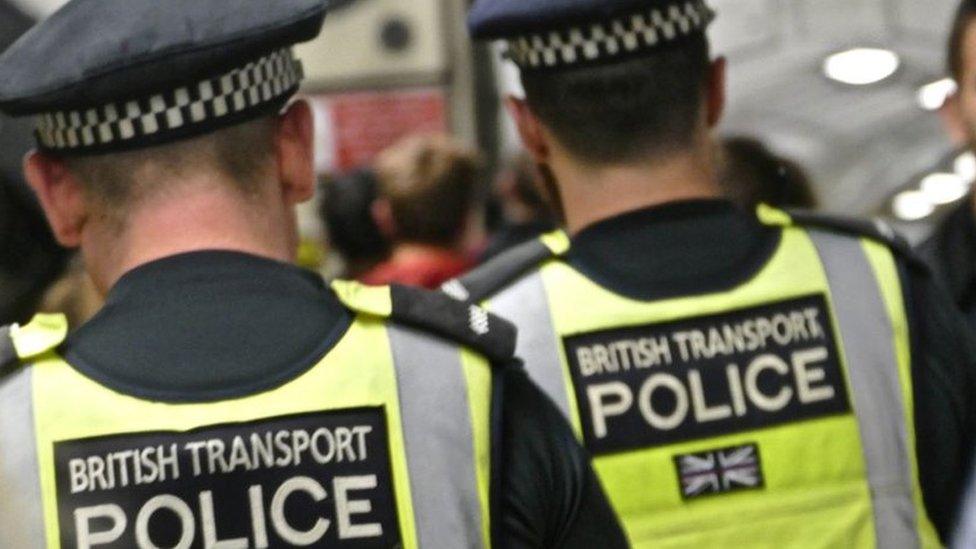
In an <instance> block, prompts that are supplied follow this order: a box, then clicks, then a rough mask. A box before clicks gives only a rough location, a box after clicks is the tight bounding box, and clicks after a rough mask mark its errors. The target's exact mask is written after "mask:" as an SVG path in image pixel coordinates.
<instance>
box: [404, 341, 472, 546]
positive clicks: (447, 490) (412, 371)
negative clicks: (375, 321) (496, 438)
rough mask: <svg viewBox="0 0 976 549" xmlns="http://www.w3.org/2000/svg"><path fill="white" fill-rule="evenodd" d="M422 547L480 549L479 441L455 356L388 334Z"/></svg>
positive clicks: (454, 351) (442, 346) (451, 349)
mask: <svg viewBox="0 0 976 549" xmlns="http://www.w3.org/2000/svg"><path fill="white" fill-rule="evenodd" d="M389 332H390V346H391V348H392V351H393V360H394V363H395V367H396V372H397V384H398V387H399V395H400V417H401V421H402V423H403V435H404V443H405V446H406V453H407V464H408V468H409V471H410V489H411V491H412V492H413V512H414V518H415V520H416V524H417V537H418V542H419V544H420V547H457V548H465V547H482V546H483V542H482V541H483V538H482V532H483V530H482V510H481V500H480V499H479V498H478V484H477V476H476V474H475V457H474V455H475V454H474V434H473V433H472V427H471V409H470V408H469V406H468V393H467V383H466V382H465V378H464V371H463V369H462V365H461V355H460V352H459V351H458V348H457V347H455V346H452V345H448V344H446V343H444V342H441V341H439V340H436V339H433V338H432V337H429V336H426V335H422V334H420V333H418V332H415V331H413V330H409V329H405V328H400V327H391V328H390V330H389Z"/></svg>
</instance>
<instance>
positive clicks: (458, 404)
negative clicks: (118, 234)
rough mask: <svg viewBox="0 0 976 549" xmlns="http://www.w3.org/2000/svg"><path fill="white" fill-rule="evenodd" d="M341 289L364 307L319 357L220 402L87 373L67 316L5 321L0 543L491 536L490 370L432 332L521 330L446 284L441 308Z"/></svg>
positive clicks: (254, 542)
mask: <svg viewBox="0 0 976 549" xmlns="http://www.w3.org/2000/svg"><path fill="white" fill-rule="evenodd" d="M334 288H335V290H336V293H337V295H339V297H340V299H341V300H342V301H343V302H344V303H345V304H346V305H347V306H348V307H349V308H350V309H351V310H353V311H355V312H356V313H357V316H356V318H355V320H354V321H353V323H352V325H351V327H350V328H349V330H348V332H347V333H346V334H345V335H344V336H343V337H342V339H341V340H340V341H339V342H338V343H337V344H336V345H335V347H334V348H332V350H331V351H329V353H328V355H327V356H325V357H324V358H322V360H321V362H320V363H318V364H317V365H315V366H314V367H312V368H311V369H309V370H308V371H306V372H305V373H304V374H302V375H301V376H300V377H298V378H296V379H294V380H292V381H290V382H287V383H286V384H284V385H282V386H280V387H278V388H276V389H274V390H270V391H267V392H264V393H260V394H254V395H248V396H242V397H240V398H234V399H230V400H224V401H218V402H200V403H168V402H150V401H146V400H142V399H139V398H135V397H132V396H128V395H126V394H122V393H120V392H117V391H115V390H112V389H109V388H107V387H105V386H103V385H100V384H98V383H96V382H94V381H93V380H91V379H89V378H86V377H85V376H84V375H82V374H81V373H79V371H77V370H76V369H74V368H73V367H72V366H71V365H70V364H68V363H66V362H65V360H64V359H62V358H61V356H59V354H58V353H57V352H56V350H55V349H56V348H57V346H58V345H59V344H60V343H61V342H62V341H63V340H64V338H65V334H66V325H65V322H64V319H63V317H60V316H41V317H38V318H37V319H35V320H34V321H33V322H32V323H30V324H29V325H26V326H23V327H20V328H17V327H15V328H13V330H7V332H8V333H7V334H6V335H9V337H3V336H4V335H5V334H4V333H0V342H7V343H8V347H9V344H12V349H13V351H15V352H16V355H17V357H18V358H19V360H18V361H17V362H18V364H17V365H14V366H12V367H10V368H9V371H8V372H7V373H6V374H5V375H3V376H2V377H0V546H3V547H11V548H13V547H16V548H18V549H30V548H33V547H51V548H55V547H62V548H65V549H68V548H71V549H74V548H76V547H78V548H89V547H91V548H98V549H102V548H121V547H125V548H135V547H138V548H153V547H179V548H191V547H192V548H197V547H208V548H223V549H229V548H237V547H240V548H245V547H249V548H269V547H293V546H294V547H299V546H301V547H407V548H415V547H489V546H490V538H491V533H490V529H491V524H490V521H489V506H490V502H489V493H490V484H491V481H490V478H491V474H490V473H491V470H490V469H491V461H492V459H491V455H492V440H491V434H490V433H491V429H490V415H491V413H492V410H491V392H492V377H493V376H492V372H491V369H490V368H491V367H490V365H489V362H488V361H487V360H486V359H485V358H484V356H483V355H482V354H478V353H476V352H475V351H473V350H471V347H461V346H459V345H455V344H453V343H448V342H447V341H446V340H445V339H439V338H437V337H432V336H429V335H427V333H430V332H429V331H428V328H430V329H435V328H443V329H442V330H440V332H441V333H440V335H444V336H445V337H450V336H451V334H450V333H445V332H451V331H452V330H454V331H455V332H457V333H458V335H459V337H457V338H456V340H463V341H467V342H470V343H472V344H473V343H474V342H476V341H478V340H480V339H482V338H485V337H488V338H491V337H494V338H499V337H500V336H499V335H498V334H497V332H498V331H499V330H501V331H502V332H504V331H505V330H509V331H508V332H507V333H508V335H509V336H511V335H512V333H511V331H510V326H509V327H505V326H507V325H503V324H504V323H500V322H499V321H498V319H494V318H488V317H487V314H486V313H483V312H478V313H477V314H475V313H476V312H477V311H472V310H470V309H469V308H468V307H466V306H460V304H456V303H455V302H453V301H452V300H449V299H448V298H446V297H442V299H443V300H444V301H445V302H450V306H446V305H445V304H441V305H440V306H439V309H440V311H441V312H442V313H443V314H441V315H440V317H439V315H438V314H436V311H435V314H431V312H430V311H431V310H430V309H428V308H424V307H423V306H422V305H423V303H421V302H423V301H424V300H428V299H429V297H426V296H421V295H420V294H416V297H417V299H415V300H413V302H412V303H406V304H402V303H401V304H400V305H401V306H399V307H398V304H397V303H396V302H397V299H392V298H391V290H390V289H388V288H365V287H362V286H358V285H355V284H349V283H337V284H336V285H334ZM396 292H399V293H396ZM394 295H395V296H396V295H401V296H408V298H409V296H411V295H414V294H412V293H411V292H410V291H408V290H404V289H398V290H395V293H394ZM407 300H408V301H409V300H410V299H407ZM398 309H399V310H400V312H401V314H400V315H399V316H401V317H402V318H400V320H403V321H404V323H402V324H397V323H394V322H390V321H389V319H390V318H391V317H394V318H396V317H397V316H398V313H397V310H398ZM449 310H454V313H444V311H449ZM455 313H457V314H456V315H455ZM452 315H454V316H457V317H458V318H463V320H464V323H463V325H462V327H460V328H452V327H450V326H449V324H450V323H451V322H454V321H455V320H456V319H455V318H448V317H452ZM441 317H444V318H441ZM469 318H470V319H472V320H471V322H472V325H471V326H470V327H469V326H468V321H469ZM474 320H477V321H478V322H477V323H475V322H474ZM438 323H440V325H439V326H438ZM406 325H412V326H415V327H417V328H420V331H418V330H416V329H413V328H408V327H405V326H406ZM467 332H470V333H467ZM2 345H3V344H2V343H0V347H2ZM496 347H497V346H496ZM511 347H514V341H513V342H512V343H511ZM9 350H10V349H9V348H8V351H9ZM510 351H511V348H510V349H509V352H510ZM2 354H3V350H2V349H0V356H2ZM502 354H504V352H503V353H502ZM9 366H10V361H8V367H9Z"/></svg>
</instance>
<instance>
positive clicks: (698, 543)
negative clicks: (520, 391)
mask: <svg viewBox="0 0 976 549" xmlns="http://www.w3.org/2000/svg"><path fill="white" fill-rule="evenodd" d="M712 19H713V13H712V11H711V10H710V9H709V7H708V6H707V5H706V4H705V3H704V2H703V1H702V0H609V1H608V0H547V1H546V2H531V1H530V2H527V1H525V0H478V1H477V2H475V4H474V7H473V8H472V13H471V15H470V27H471V30H472V32H473V34H474V36H475V37H477V38H480V39H492V40H494V39H498V40H504V41H505V42H506V44H507V56H508V58H510V59H511V60H512V61H514V62H515V63H516V64H517V65H518V67H519V68H520V69H521V80H522V84H523V85H524V89H525V97H524V99H523V98H515V97H513V98H509V99H508V106H509V110H510V111H511V112H512V114H513V116H514V118H515V121H516V122H517V125H518V129H519V131H520V133H521V137H522V139H523V142H524V144H525V146H526V148H527V149H528V150H529V152H530V153H531V154H532V155H533V156H534V158H535V161H536V162H538V163H539V164H541V165H543V167H544V168H545V170H547V171H549V172H551V173H552V175H553V177H554V179H555V181H556V184H557V185H558V190H559V194H560V195H561V197H562V205H563V207H564V210H565V213H566V217H567V222H568V233H567V234H564V233H553V234H550V235H547V236H546V237H544V238H542V239H541V240H540V241H538V242H535V243H530V244H528V245H526V246H523V247H522V248H521V249H518V250H516V251H514V252H512V253H511V254H509V255H506V256H503V257H502V258H500V259H498V260H496V261H494V262H492V263H491V264H489V265H487V266H486V267H485V268H484V269H483V270H481V271H479V272H476V273H475V274H473V275H471V276H470V277H467V278H465V279H462V280H459V281H455V282H452V283H449V284H448V285H446V286H445V288H444V289H445V291H446V292H448V293H450V294H451V295H453V296H455V297H457V298H462V299H470V300H474V301H483V300H487V301H486V303H487V305H488V306H489V307H490V308H491V309H492V310H493V311H494V312H497V313H499V314H501V315H502V316H507V317H508V318H510V319H512V320H513V321H515V323H516V324H517V326H518V328H519V329H520V335H519V348H518V352H519V353H520V354H521V356H522V358H523V359H524V360H525V361H526V365H527V369H528V370H529V373H530V375H531V376H532V377H533V378H534V379H535V380H536V381H537V382H538V383H539V384H540V385H541V386H542V387H543V388H544V389H545V390H546V391H547V392H548V394H549V395H550V396H551V397H552V398H553V399H554V400H555V401H556V403H557V404H558V405H559V406H560V407H561V408H562V410H563V412H564V413H565V414H566V415H567V417H568V418H569V419H570V421H571V422H572V424H573V425H574V427H575V430H576V432H577V434H578V436H579V437H580V438H581V439H582V441H583V442H584V443H585V446H586V447H587V448H588V449H589V450H590V451H591V452H592V453H593V454H594V462H595V468H596V469H597V473H598V475H599V476H600V477H601V480H602V482H603V484H604V487H605V489H606V490H607V492H608V494H609V496H610V499H611V501H612V503H613V505H614V506H615V508H616V510H617V512H618V514H619V516H620V517H621V520H622V522H623V523H624V527H625V529H626V531H627V533H628V535H629V538H630V541H631V542H632V543H633V544H634V546H637V547H657V546H665V547H671V546H681V547H747V546H766V547H782V546H801V547H803V546H816V547H847V546H853V547H871V546H877V547H893V548H901V547H916V546H926V547H931V546H937V545H938V544H939V543H940V538H942V537H944V535H945V534H946V532H947V531H948V529H949V528H950V525H951V523H952V521H953V513H954V509H955V506H956V505H957V501H958V491H959V480H960V479H961V478H962V477H963V472H964V471H965V469H966V464H967V463H968V462H969V461H970V457H971V450H972V448H973V437H972V434H973V427H974V411H973V407H972V406H971V403H972V402H973V396H974V388H973V387H974V385H973V375H974V368H973V363H972V361H973V357H974V354H973V350H972V349H973V347H972V342H971V341H969V340H968V339H967V336H966V334H965V331H964V330H963V329H962V326H961V325H960V324H961V323H960V322H959V319H958V317H957V315H955V314H953V313H952V312H951V311H952V306H951V304H950V303H948V302H947V300H946V298H945V297H944V296H943V295H942V294H939V293H937V292H936V291H935V290H934V289H933V283H932V281H931V280H930V278H929V275H928V273H927V271H926V270H925V269H924V267H921V266H920V265H919V264H918V262H917V261H916V260H915V259H913V257H912V256H911V254H910V252H909V251H907V250H906V249H905V247H904V246H903V245H902V244H901V243H900V242H898V241H897V240H896V239H895V238H894V237H893V236H892V235H891V234H890V233H889V232H888V231H886V230H884V229H883V228H881V227H877V226H875V225H872V224H861V223H856V222H849V221H844V220H836V219H828V218H820V217H816V216H812V215H809V214H799V213H796V214H790V213H787V212H785V211H780V210H775V209H772V208H768V207H762V208H759V209H758V211H756V212H754V213H753V212H749V213H745V212H742V211H739V210H736V209H735V208H734V207H733V206H732V204H731V203H729V202H727V201H726V200H724V199H722V198H721V191H720V186H719V182H718V177H717V176H716V173H715V168H714V165H715V162H714V158H713V151H714V146H713V133H714V129H715V127H716V125H717V124H718V122H719V119H720V118H721V114H722V109H723V103H724V96H725V91H724V81H725V75H724V68H725V66H724V62H723V61H722V60H717V61H712V60H711V58H710V52H709V42H708V39H707V36H706V27H707V26H708V24H709V22H710V21H712Z"/></svg>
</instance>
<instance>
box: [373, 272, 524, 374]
mask: <svg viewBox="0 0 976 549" xmlns="http://www.w3.org/2000/svg"><path fill="white" fill-rule="evenodd" d="M390 297H391V299H392V301H393V315H392V320H393V321H394V322H396V323H398V324H401V325H403V326H407V327H410V328H416V329H418V330H421V331H424V332H427V333H433V334H436V335H438V336H440V337H443V338H445V339H447V340H448V341H452V342H454V343H459V344H461V345H465V346H467V347H470V348H472V349H474V350H475V351H478V352H479V353H481V354H483V355H484V356H485V357H487V358H488V359H490V360H491V361H492V362H493V363H494V364H496V365H500V364H507V363H508V362H510V361H511V360H512V358H513V357H514V356H515V341H516V337H517V334H516V331H515V326H513V325H512V324H511V323H510V322H508V321H507V320H504V319H502V318H501V317H498V316H495V315H493V314H491V313H489V312H488V311H486V310H485V309H482V308H481V307H479V306H477V305H475V304H473V303H466V302H463V301H458V300H456V299H453V298H451V297H450V296H448V295H446V294H443V293H441V292H432V291H427V290H421V289H418V288H410V287H407V286H400V285H393V286H391V287H390Z"/></svg>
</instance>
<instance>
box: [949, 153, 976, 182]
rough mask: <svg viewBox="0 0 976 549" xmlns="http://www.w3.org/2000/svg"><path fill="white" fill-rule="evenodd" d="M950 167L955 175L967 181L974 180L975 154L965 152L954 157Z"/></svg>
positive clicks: (975, 177) (975, 175)
mask: <svg viewBox="0 0 976 549" xmlns="http://www.w3.org/2000/svg"><path fill="white" fill-rule="evenodd" d="M952 169H953V170H955V172H956V175H958V176H959V177H961V178H963V180H964V181H966V182H968V183H973V182H976V154H973V153H971V152H965V153H962V154H960V155H959V157H958V158H956V161H955V162H953V164H952Z"/></svg>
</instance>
